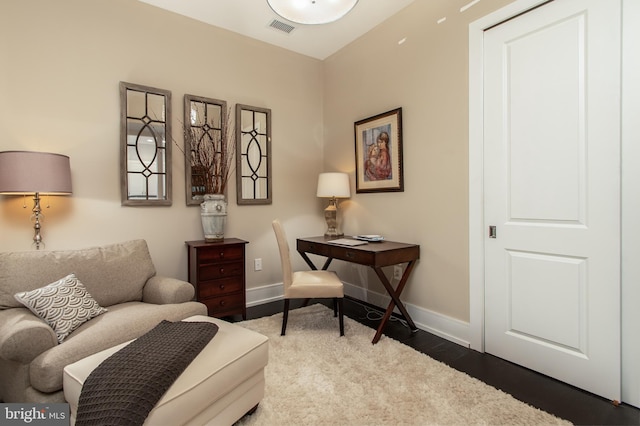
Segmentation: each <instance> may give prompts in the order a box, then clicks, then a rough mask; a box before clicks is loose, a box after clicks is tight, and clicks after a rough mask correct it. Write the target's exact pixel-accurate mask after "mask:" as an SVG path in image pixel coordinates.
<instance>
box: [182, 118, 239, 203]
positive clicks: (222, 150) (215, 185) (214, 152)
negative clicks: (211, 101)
mask: <svg viewBox="0 0 640 426" xmlns="http://www.w3.org/2000/svg"><path fill="white" fill-rule="evenodd" d="M183 129H184V132H183V134H184V146H185V149H184V150H183V149H182V147H180V146H178V149H180V151H181V152H182V154H183V155H185V156H188V157H189V158H190V162H191V179H192V182H191V185H192V187H198V188H202V193H203V194H224V193H225V191H226V189H227V185H228V183H229V178H230V177H231V171H232V170H233V166H234V165H235V162H234V156H235V152H236V145H235V137H234V136H235V129H234V127H233V126H232V123H231V109H229V111H228V113H227V115H226V120H225V122H224V123H221V125H220V127H219V128H216V127H215V126H214V125H213V123H205V124H204V125H201V126H194V125H185V124H184V123H183ZM174 142H175V141H174ZM176 145H178V144H177V143H176ZM187 149H188V151H187Z"/></svg>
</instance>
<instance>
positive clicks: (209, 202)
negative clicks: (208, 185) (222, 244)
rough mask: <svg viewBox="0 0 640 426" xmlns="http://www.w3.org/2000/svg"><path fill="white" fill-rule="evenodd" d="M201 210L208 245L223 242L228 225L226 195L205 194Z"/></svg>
mask: <svg viewBox="0 0 640 426" xmlns="http://www.w3.org/2000/svg"><path fill="white" fill-rule="evenodd" d="M200 209H201V210H200V216H201V218H202V230H203V231H204V240H205V241H206V242H207V243H212V242H216V241H223V240H224V229H225V227H226V225H227V202H226V201H225V199H224V194H205V196H204V201H203V202H202V204H200Z"/></svg>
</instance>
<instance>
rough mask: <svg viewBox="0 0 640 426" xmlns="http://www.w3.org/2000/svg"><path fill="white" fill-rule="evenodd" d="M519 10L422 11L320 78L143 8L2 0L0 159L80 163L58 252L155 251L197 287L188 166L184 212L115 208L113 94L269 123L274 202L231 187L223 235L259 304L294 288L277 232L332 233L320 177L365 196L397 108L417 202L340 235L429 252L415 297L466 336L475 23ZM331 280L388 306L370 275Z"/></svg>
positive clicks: (17, 205)
mask: <svg viewBox="0 0 640 426" xmlns="http://www.w3.org/2000/svg"><path fill="white" fill-rule="evenodd" d="M509 2H510V0H485V1H483V2H480V3H478V4H477V5H475V6H473V7H472V8H470V9H469V10H467V11H466V12H464V13H461V12H460V11H459V9H460V7H461V6H463V5H465V4H466V3H468V2H467V1H466V0H455V1H454V0H437V1H431V0H430V1H422V0H418V1H416V2H415V3H414V4H412V5H410V6H409V7H408V8H406V9H405V10H403V11H401V12H400V13H399V14H397V15H395V16H393V17H392V18H391V19H389V20H388V21H387V22H385V23H383V24H382V25H380V26H379V27H377V28H376V29H374V30H373V31H371V32H369V33H368V34H366V35H365V36H364V37H362V38H361V39H359V40H357V41H355V42H354V43H352V44H351V45H349V46H347V47H346V48H345V49H343V50H342V51H340V52H338V53H337V54H335V55H333V56H332V57H330V58H329V59H327V60H325V61H324V62H321V61H317V60H314V59H310V58H308V57H305V56H302V55H298V54H294V53H291V52H287V51H284V50H282V49H279V48H276V47H273V46H270V45H267V44H263V43H260V42H257V41H255V40H251V39H248V38H245V37H242V36H239V35H236V34H234V33H231V32H228V31H225V30H221V29H217V28H214V27H210V26H207V25H205V24H202V23H200V22H198V21H194V20H191V19H188V18H184V17H181V16H178V15H175V14H172V13H168V12H165V11H162V10H160V9H156V8H154V7H152V6H149V5H146V4H143V3H140V2H137V1H133V0H109V1H107V0H97V1H91V2H87V1H84V0H62V1H56V2H51V1H48V0H22V1H10V2H3V3H2V6H1V9H2V10H1V13H0V40H1V41H0V43H1V44H0V58H2V66H1V67H0V85H1V86H0V93H1V94H2V96H0V129H1V130H2V138H1V139H0V150H13V149H16V150H20V149H25V150H40V151H52V152H58V153H62V154H66V155H69V156H70V157H71V165H72V176H73V185H74V194H73V196H72V197H51V199H50V204H51V208H50V209H46V210H45V214H46V219H45V221H44V224H43V236H44V240H45V242H46V244H47V245H46V248H47V249H64V248H80V247H86V246H92V245H97V244H103V243H110V242H117V241H121V240H125V239H130V238H145V239H146V240H147V241H148V242H149V245H150V248H151V252H152V256H153V258H154V260H155V262H156V267H157V269H158V272H159V273H161V274H166V275H170V276H175V277H178V278H186V250H185V248H184V243H183V242H184V241H185V240H190V239H200V238H201V237H202V231H201V228H200V223H199V210H198V208H197V207H186V206H185V202H184V199H185V194H184V180H183V179H184V177H183V176H184V165H183V163H182V159H181V157H180V156H179V155H175V154H174V160H173V173H174V179H173V195H174V196H173V200H174V202H173V206H171V207H158V208H149V207H139V208H132V207H122V206H121V205H120V187H119V158H118V156H119V133H118V132H119V127H118V126H119V121H118V120H119V111H120V106H119V98H118V82H119V81H127V82H131V83H137V84H143V85H148V86H154V87H158V88H162V89H167V90H171V91H172V94H173V111H174V120H173V122H174V128H175V129H179V128H180V123H179V121H178V120H179V119H180V117H181V115H182V97H183V95H184V94H193V95H199V96H206V97H212V98H217V99H224V100H226V101H227V102H228V104H229V105H230V106H232V105H234V104H235V103H243V104H249V105H255V106H260V107H267V108H271V109H272V111H273V166H274V185H273V187H274V197H273V200H274V201H273V204H272V205H270V206H238V205H236V203H235V179H234V180H233V182H232V186H231V187H230V188H229V190H230V194H231V195H230V204H229V213H230V214H229V222H228V232H227V235H229V236H236V237H239V238H243V239H246V240H248V241H250V244H249V245H248V247H247V250H248V252H247V258H248V265H247V272H248V277H247V279H248V281H247V283H248V287H250V288H257V287H260V286H264V285H270V284H274V283H278V282H280V281H281V276H280V266H279V263H278V262H279V261H278V257H277V251H276V246H275V240H274V238H273V235H272V231H271V226H270V223H271V220H272V219H273V218H275V217H279V218H280V219H282V220H283V221H284V222H285V225H286V226H287V230H288V232H289V238H290V240H291V241H293V238H294V237H295V236H298V235H316V234H320V233H322V232H323V231H324V221H323V218H322V213H321V209H322V207H323V203H322V201H319V200H318V199H316V197H315V185H316V179H317V174H318V173H319V172H320V171H334V170H340V171H347V172H350V173H351V178H352V182H351V185H352V188H353V189H354V186H355V181H354V176H355V175H354V171H355V159H354V142H353V122H354V121H357V120H359V119H362V118H366V117H369V116H372V115H375V114H378V113H380V112H384V111H388V110H390V109H393V108H396V107H402V108H403V116H404V120H403V125H404V169H405V174H404V178H405V191H404V192H402V193H379V194H355V193H354V195H353V196H352V198H351V199H350V200H347V201H344V202H343V203H342V204H341V213H342V214H343V217H344V225H343V228H344V230H345V231H346V232H347V233H352V234H355V233H380V234H383V235H385V237H387V238H389V239H394V240H399V241H410V242H416V243H419V244H420V245H421V250H422V251H421V253H422V259H421V261H420V262H419V264H418V266H417V267H416V269H415V271H414V275H413V277H412V279H411V281H410V283H409V285H408V287H407V289H406V291H405V295H404V299H406V301H407V302H409V303H410V304H412V305H415V306H417V307H419V308H422V309H426V310H429V311H433V312H436V313H439V314H442V315H445V316H448V317H452V318H457V319H459V320H462V321H468V320H469V284H468V282H469V278H468V274H469V272H468V254H467V252H468V218H467V207H468V206H467V204H468V202H467V197H468V188H467V187H468V184H467V179H468V172H467V167H468V158H467V157H468V156H467V140H468V138H467V131H468V125H467V118H468V101H467V96H468V83H467V80H468V77H467V69H468V66H467V56H468V49H467V34H468V24H469V23H470V22H471V21H473V20H475V19H477V18H479V17H480V16H483V15H484V14H486V13H488V12H490V11H493V10H495V9H497V8H499V7H500V6H502V5H504V4H507V3H509ZM442 17H446V18H447V19H446V21H444V22H443V23H441V24H437V23H436V21H437V20H438V19H440V18H442ZM403 38H406V41H405V43H403V44H398V41H399V40H400V39H403ZM203 52H206V53H207V55H208V56H202V53H203ZM175 133H176V135H175V136H176V138H179V134H178V133H179V132H175ZM177 152H178V151H177V150H174V153H177ZM323 158H324V161H323ZM25 202H26V205H27V206H28V208H27V209H26V210H25V209H23V208H22V205H23V203H25ZM30 207H31V200H29V199H27V200H23V199H22V198H21V197H1V198H0V250H2V251H8V250H30V249H31V238H32V234H33V230H32V228H31V226H32V225H31V223H30V222H29V217H28V216H29V210H30ZM256 257H261V258H262V259H263V265H264V270H263V271H262V272H253V268H252V267H251V266H252V261H253V259H254V258H256ZM294 260H295V262H297V265H296V266H298V267H300V268H304V267H305V266H304V264H303V263H302V262H301V260H299V259H298V257H297V256H294ZM334 266H336V267H337V268H339V269H340V270H341V273H342V274H344V276H345V278H346V280H347V281H349V282H351V283H363V286H364V287H365V288H367V289H371V290H372V291H374V292H379V293H384V291H383V290H382V288H381V286H380V284H379V283H378V280H377V278H376V277H375V276H374V275H371V273H370V272H369V271H368V270H366V269H363V268H361V267H356V266H347V265H346V264H340V263H339V262H336V263H334Z"/></svg>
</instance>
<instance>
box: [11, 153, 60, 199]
mask: <svg viewBox="0 0 640 426" xmlns="http://www.w3.org/2000/svg"><path fill="white" fill-rule="evenodd" d="M71 192H72V189H71V166H70V163H69V157H67V156H66V155H60V154H51V153H48V152H31V151H4V152H0V194H15V195H18V194H36V193H40V194H41V195H45V194H59V195H68V194H71Z"/></svg>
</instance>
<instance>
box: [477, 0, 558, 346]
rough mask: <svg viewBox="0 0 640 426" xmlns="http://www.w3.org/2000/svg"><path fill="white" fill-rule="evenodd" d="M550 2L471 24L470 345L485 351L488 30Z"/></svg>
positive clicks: (526, 3)
mask: <svg viewBox="0 0 640 426" xmlns="http://www.w3.org/2000/svg"><path fill="white" fill-rule="evenodd" d="M548 1H549V0H517V1H515V2H513V3H511V4H509V5H507V6H505V7H503V8H501V9H499V10H497V11H495V12H493V13H490V14H489V15H487V16H484V17H483V18H480V19H478V20H477V21H474V22H472V23H471V24H470V25H469V299H470V300H469V345H470V347H471V349H474V350H476V351H479V352H484V308H485V306H484V302H485V300H484V272H485V271H484V237H485V235H484V234H485V229H484V181H483V177H484V159H483V158H484V138H483V133H484V121H483V117H484V101H483V87H484V83H483V81H484V75H483V62H484V59H483V58H484V49H483V37H484V31H485V30H486V29H488V28H491V27H493V26H495V25H497V24H499V23H501V22H504V21H506V20H508V19H511V18H513V17H515V16H517V15H520V14H522V13H524V12H526V11H527V10H530V9H533V8H535V7H537V6H540V5H541V4H543V3H547V2H548Z"/></svg>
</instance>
